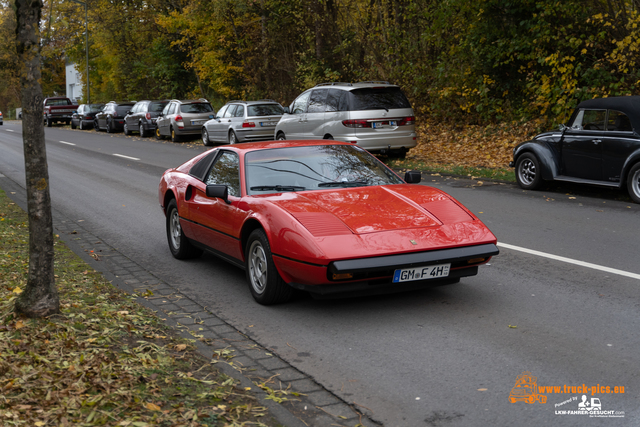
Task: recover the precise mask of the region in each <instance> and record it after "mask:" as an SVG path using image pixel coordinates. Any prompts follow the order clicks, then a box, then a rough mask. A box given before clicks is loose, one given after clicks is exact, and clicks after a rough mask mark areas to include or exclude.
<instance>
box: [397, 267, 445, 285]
mask: <svg viewBox="0 0 640 427" xmlns="http://www.w3.org/2000/svg"><path fill="white" fill-rule="evenodd" d="M450 267H451V264H440V265H430V266H428V267H417V268H403V269H400V270H396V271H395V272H394V273H393V283H399V282H411V281H413V280H427V279H437V278H438V277H447V276H448V275H449V268H450Z"/></svg>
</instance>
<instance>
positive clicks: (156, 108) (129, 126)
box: [124, 99, 169, 137]
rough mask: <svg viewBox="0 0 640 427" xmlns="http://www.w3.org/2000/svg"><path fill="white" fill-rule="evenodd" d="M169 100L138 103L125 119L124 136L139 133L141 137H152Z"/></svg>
mask: <svg viewBox="0 0 640 427" xmlns="http://www.w3.org/2000/svg"><path fill="white" fill-rule="evenodd" d="M168 103H169V100H168V99H165V100H158V101H149V100H144V101H138V102H137V103H136V105H134V106H133V108H132V109H131V111H129V113H128V114H127V115H126V116H125V118H124V134H125V135H130V134H131V132H138V133H139V134H140V136H142V137H144V136H150V135H153V134H154V133H155V132H156V121H157V120H158V116H159V115H160V113H162V110H163V109H164V107H165V105H167V104H168Z"/></svg>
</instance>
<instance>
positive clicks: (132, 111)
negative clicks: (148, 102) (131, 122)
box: [130, 104, 140, 114]
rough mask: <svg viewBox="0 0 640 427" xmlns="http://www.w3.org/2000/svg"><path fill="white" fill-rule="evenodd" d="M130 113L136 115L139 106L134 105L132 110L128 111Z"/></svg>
mask: <svg viewBox="0 0 640 427" xmlns="http://www.w3.org/2000/svg"><path fill="white" fill-rule="evenodd" d="M130 110H131V113H132V114H133V113H137V112H138V111H140V104H136V105H134V106H133V108H131V109H130Z"/></svg>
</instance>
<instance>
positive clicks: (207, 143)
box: [202, 128, 213, 147]
mask: <svg viewBox="0 0 640 427" xmlns="http://www.w3.org/2000/svg"><path fill="white" fill-rule="evenodd" d="M202 143H203V144H204V145H205V146H206V147H210V146H212V145H213V143H212V142H211V140H210V139H209V132H207V128H202Z"/></svg>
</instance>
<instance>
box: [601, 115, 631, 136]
mask: <svg viewBox="0 0 640 427" xmlns="http://www.w3.org/2000/svg"><path fill="white" fill-rule="evenodd" d="M607 130H608V131H609V132H631V131H633V128H632V127H631V121H630V120H629V117H627V115H626V114H624V113H623V112H620V111H615V110H609V119H608V120H607Z"/></svg>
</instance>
